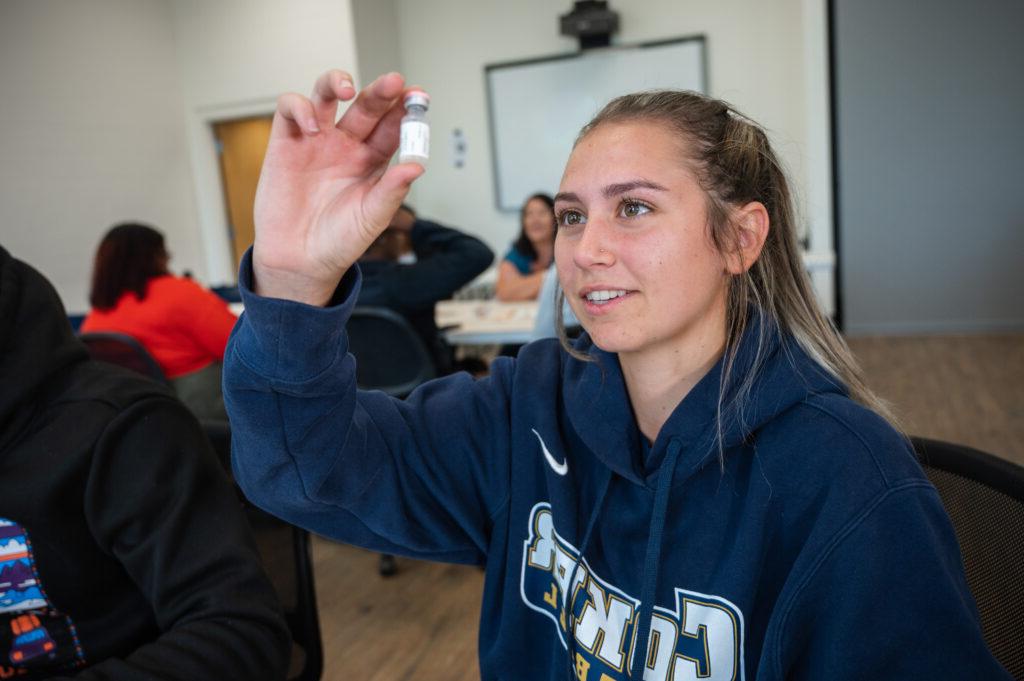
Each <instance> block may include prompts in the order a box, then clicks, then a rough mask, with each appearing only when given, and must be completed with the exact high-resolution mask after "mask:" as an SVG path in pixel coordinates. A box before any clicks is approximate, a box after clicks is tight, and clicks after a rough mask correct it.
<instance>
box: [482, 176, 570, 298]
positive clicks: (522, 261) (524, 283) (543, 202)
mask: <svg viewBox="0 0 1024 681" xmlns="http://www.w3.org/2000/svg"><path fill="white" fill-rule="evenodd" d="M554 207H555V202H554V201H553V200H552V199H551V197H550V196H548V195H547V194H534V195H533V196H531V197H530V198H528V199H527V200H526V203H524V204H523V208H522V210H521V211H520V213H519V223H520V228H519V238H518V239H516V241H515V243H514V244H512V247H511V248H510V249H509V250H508V253H506V254H505V258H504V259H503V260H502V261H501V265H499V266H498V281H497V283H496V284H495V286H494V293H495V295H496V296H497V298H498V300H534V299H536V298H537V294H539V293H540V289H541V287H542V286H543V284H544V275H545V273H546V272H547V270H548V268H549V267H550V266H551V263H552V262H553V261H554V248H555V214H554Z"/></svg>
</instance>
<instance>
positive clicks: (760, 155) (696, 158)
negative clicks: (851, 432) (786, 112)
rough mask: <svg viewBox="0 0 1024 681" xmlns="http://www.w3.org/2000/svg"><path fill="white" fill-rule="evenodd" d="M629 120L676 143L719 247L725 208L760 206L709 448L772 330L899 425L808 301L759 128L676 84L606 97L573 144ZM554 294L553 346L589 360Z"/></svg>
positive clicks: (776, 173)
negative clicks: (740, 363)
mask: <svg viewBox="0 0 1024 681" xmlns="http://www.w3.org/2000/svg"><path fill="white" fill-rule="evenodd" d="M638 121H640V122H646V121H650V122H652V123H658V124H662V125H665V126H667V127H668V128H669V129H671V130H673V131H675V132H677V133H678V134H679V136H680V139H681V141H682V142H684V148H685V149H686V150H687V151H688V156H689V158H688V159H687V160H688V161H689V162H690V164H691V166H692V168H693V170H694V171H695V172H696V175H697V179H698V181H699V182H700V185H701V187H702V188H703V189H704V191H705V194H706V197H707V213H708V226H709V229H710V232H711V239H712V241H713V242H714V244H715V247H716V248H717V249H718V250H719V252H721V253H727V252H731V251H734V250H735V249H736V243H737V229H736V226H735V225H734V224H732V222H731V220H730V217H731V215H732V212H733V209H735V208H737V207H739V206H743V205H745V204H747V203H749V202H751V201H758V202H760V203H762V204H763V205H764V207H765V208H766V209H767V211H768V217H769V221H770V229H769V231H768V236H767V239H766V240H765V243H764V248H763V249H762V251H761V255H760V257H759V258H758V259H757V261H756V262H754V263H753V265H751V266H750V268H749V269H748V270H747V271H746V272H745V273H743V274H738V275H734V276H732V277H731V279H730V282H729V291H728V302H727V309H726V344H725V351H724V360H723V368H722V374H721V391H720V394H719V403H718V419H717V421H718V424H717V427H718V446H719V450H720V451H721V449H722V447H723V442H722V436H723V430H724V429H723V420H724V419H723V415H724V414H728V415H730V416H731V417H733V418H737V419H740V420H742V418H743V416H742V414H743V406H744V404H745V402H746V400H747V398H748V397H749V395H750V391H751V389H752V388H753V386H754V383H755V382H756V380H757V378H758V374H759V370H760V368H761V367H762V365H763V363H764V361H765V359H766V355H767V347H768V345H767V343H768V341H769V339H770V336H771V335H773V334H775V333H778V332H780V331H781V332H782V333H783V334H784V335H787V334H788V335H789V336H791V337H792V339H793V340H794V341H795V342H796V343H797V344H798V345H799V346H800V348H801V349H802V350H803V351H804V352H805V353H807V355H808V356H809V357H811V359H813V360H814V361H815V362H817V363H818V364H819V365H820V366H821V368H822V369H824V370H825V371H826V372H827V373H828V374H829V375H830V376H831V377H832V378H833V379H834V380H835V381H836V382H837V383H838V384H840V385H842V386H844V387H845V388H846V390H847V391H848V393H849V395H850V397H851V398H852V399H853V400H854V401H856V402H858V403H860V404H862V405H864V406H865V407H867V408H868V409H871V410H872V411H874V412H876V413H878V414H879V415H881V416H882V417H883V418H884V419H886V420H887V421H888V422H889V423H890V424H891V425H892V426H893V427H894V428H896V429H897V430H900V428H899V426H898V421H897V419H896V418H895V416H894V415H893V413H892V411H891V409H890V407H889V405H888V404H887V403H886V402H885V401H884V400H882V399H881V398H880V397H878V396H877V395H876V394H875V393H873V392H872V391H871V390H870V389H869V388H868V387H867V385H866V383H865V382H864V378H863V374H862V372H861V370H860V367H859V366H858V364H857V361H856V360H855V359H854V357H853V354H852V353H851V352H850V349H849V347H848V346H847V345H846V342H845V341H844V340H843V339H842V337H841V336H840V335H839V333H838V331H837V330H836V329H835V327H834V326H833V325H832V322H831V320H829V319H828V318H826V317H825V315H824V314H822V312H821V310H820V309H819V307H818V305H817V301H816V299H815V297H814V293H813V290H812V288H811V283H810V280H809V278H808V276H807V272H806V270H805V269H804V266H803V262H802V260H801V257H800V249H799V247H798V245H797V238H796V218H795V211H794V208H793V198H792V194H791V192H790V189H789V182H788V181H787V179H786V173H785V172H784V170H783V168H782V165H781V163H780V162H779V159H778V157H777V156H776V154H775V152H774V150H773V149H772V147H771V144H770V143H769V142H768V136H767V135H766V134H765V132H764V130H763V129H762V128H761V127H760V126H759V125H758V124H757V123H755V122H754V121H752V120H751V119H749V118H747V117H746V116H744V115H743V114H742V113H740V112H738V111H737V110H736V109H734V108H733V107H732V106H730V105H729V104H727V103H726V102H723V101H720V100H717V99H713V98H711V97H707V96H705V95H702V94H699V93H696V92H690V91H685V90H682V91H681V90H654V91H649V92H639V93H635V94H630V95H624V96H622V97H618V98H616V99H613V100H612V101H611V102H609V103H608V104H607V105H606V106H605V107H604V108H603V109H602V110H601V111H600V112H599V113H598V114H597V115H596V116H595V117H594V118H593V120H591V121H590V122H589V123H587V125H585V126H584V127H583V129H582V130H581V131H580V134H579V136H578V137H577V138H576V144H579V142H580V140H582V139H583V138H584V137H586V136H587V135H588V134H589V133H590V132H591V131H593V130H594V129H595V128H597V127H598V126H600V125H604V124H608V123H628V122H638ZM574 146H575V145H574ZM563 297H564V294H563V293H561V292H559V299H558V301H557V304H556V310H557V317H556V326H557V328H558V336H559V339H560V340H561V343H562V347H563V348H564V349H565V350H566V351H567V352H569V353H570V354H572V355H573V356H574V357H576V358H578V359H584V360H586V359H589V357H587V356H586V355H583V354H582V353H580V352H579V351H577V350H575V349H573V348H572V347H571V345H570V344H569V340H568V338H567V336H566V333H565V326H564V322H563V319H562V315H561V311H562V305H561V302H562V299H563ZM751 308H753V309H754V310H756V311H757V313H758V314H759V315H760V317H761V320H760V321H761V323H760V324H758V325H757V328H758V338H757V341H756V351H755V353H754V359H753V362H752V364H751V367H750V370H749V371H747V372H746V373H745V376H744V377H743V379H742V382H740V383H739V385H737V386H734V387H732V389H730V390H729V395H728V396H727V395H726V394H725V393H726V390H727V388H729V387H730V382H731V378H732V373H733V371H732V370H733V367H734V363H735V361H736V356H737V351H738V349H739V344H740V340H741V339H742V338H743V336H744V334H745V333H746V331H747V328H748V326H749V325H750V321H751V313H750V311H751ZM783 348H785V344H783Z"/></svg>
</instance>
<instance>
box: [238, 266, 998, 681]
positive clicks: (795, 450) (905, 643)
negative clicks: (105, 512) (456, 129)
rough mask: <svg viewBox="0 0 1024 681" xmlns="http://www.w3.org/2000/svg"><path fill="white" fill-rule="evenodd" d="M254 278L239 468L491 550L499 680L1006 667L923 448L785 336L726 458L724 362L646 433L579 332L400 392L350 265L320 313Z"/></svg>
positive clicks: (317, 527) (294, 497) (322, 505)
mask: <svg viewBox="0 0 1024 681" xmlns="http://www.w3.org/2000/svg"><path fill="white" fill-rule="evenodd" d="M251 276H252V274H251V265H250V260H249V257H247V258H246V260H245V261H244V262H243V265H242V276H241V283H242V285H241V289H242V292H243V299H244V302H245V309H246V311H245V314H244V315H243V316H242V318H241V320H240V322H239V324H238V326H237V327H236V329H235V333H234V335H233V337H232V340H231V342H230V344H229V349H228V354H227V357H226V363H225V373H224V375H225V397H226V402H227V406H228V411H229V413H230V416H231V421H232V426H233V435H234V438H233V444H234V457H233V459H234V461H233V463H234V469H235V475H236V477H237V480H238V482H239V484H240V485H241V486H242V488H243V489H244V490H245V492H246V494H248V495H249V496H250V498H252V499H253V500H254V501H255V502H256V503H257V504H259V505H261V506H263V507H264V508H266V509H267V510H269V511H270V512H272V513H275V514H277V515H279V516H281V517H283V518H285V519H287V520H289V521H291V522H294V523H296V524H299V525H303V526H305V527H308V528H310V529H312V530H314V531H315V532H318V533H321V534H324V535H327V536H329V537H334V538H337V539H340V540H342V541H346V542H350V543H353V544H358V545H360V546H364V547H367V548H370V549H374V550H378V551H384V552H389V553H397V554H404V555H408V556H415V557H419V558H427V559H433V560H442V561H451V562H459V563H473V564H482V565H485V566H486V582H485V587H484V598H483V612H482V614H481V621H480V637H479V655H480V668H481V676H482V678H483V679H486V680H488V681H489V680H492V679H516V680H519V681H522V680H526V679H529V680H531V681H534V680H537V679H567V678H572V676H573V675H575V676H576V678H578V679H581V680H583V681H588V680H589V681H610V680H613V679H625V678H634V679H638V678H641V677H642V678H644V679H650V680H654V681H661V680H662V679H666V680H667V679H673V680H674V681H681V680H682V679H697V678H701V679H710V680H712V681H719V680H723V679H754V678H757V679H760V680H765V679H830V680H833V681H841V680H844V679H927V680H929V681H935V680H938V679H960V680H963V679H986V680H988V679H1000V678H1009V677H1008V675H1006V673H1005V671H1003V670H1002V668H1001V667H1000V666H999V665H998V663H997V662H995V660H994V659H993V658H992V656H991V655H990V653H989V652H988V650H987V648H986V647H985V643H984V641H983V639H982V634H981V631H980V627H979V624H978V620H977V613H976V609H975V605H974V602H973V599H972V598H971V595H970V593H969V591H968V587H967V584H966V581H965V579H964V575H963V568H962V565H961V560H960V554H959V551H958V548H957V544H956V539H955V537H954V534H953V531H952V528H951V526H950V523H949V520H948V518H947V516H946V514H945V513H944V511H943V509H942V505H941V503H940V501H939V498H938V496H937V494H936V492H935V489H934V488H933V487H932V485H931V484H930V483H929V482H928V480H927V479H926V478H925V476H924V475H923V473H922V471H921V468H920V467H919V466H918V464H917V462H916V461H915V459H914V455H913V453H912V451H911V450H910V449H909V448H908V446H907V443H906V442H905V441H904V440H903V439H902V438H901V437H900V436H899V435H898V434H897V433H896V432H894V431H893V430H892V428H890V427H889V426H888V425H887V424H886V423H885V422H884V421H883V420H882V419H881V418H879V417H878V416H877V415H875V414H874V413H872V412H870V411H868V410H866V409H864V408H863V407H861V406H858V405H857V404H855V403H854V402H853V401H851V400H850V399H849V398H848V397H846V396H845V395H844V393H843V390H842V389H840V388H838V387H837V386H836V385H835V384H834V382H833V381H831V380H829V379H828V377H827V376H826V375H825V374H824V373H823V372H822V371H821V370H820V369H819V368H818V366H817V365H816V364H815V363H814V362H812V361H811V360H809V359H808V358H807V356H806V355H804V354H803V353H802V352H801V351H800V349H799V348H798V347H797V346H796V345H795V344H794V343H791V342H789V343H787V342H786V341H785V339H784V338H782V337H778V336H776V338H775V339H774V340H773V341H772V343H771V347H770V348H769V349H770V352H769V355H768V360H767V362H766V363H765V364H764V365H763V366H762V367H761V368H760V373H759V378H758V381H757V383H756V385H755V387H754V390H753V392H752V393H751V396H750V399H749V402H748V403H747V408H746V409H745V410H744V412H743V414H742V416H743V418H730V419H727V420H726V421H725V423H724V424H723V425H724V429H723V436H724V437H723V444H724V457H720V455H719V449H718V446H717V444H716V439H715V438H716V433H717V428H716V406H717V404H718V395H719V382H720V371H721V365H719V366H718V367H715V368H714V369H713V370H712V371H711V372H709V373H708V375H707V376H706V377H705V378H704V379H703V380H702V381H701V382H700V383H699V384H698V385H697V386H696V387H695V388H694V389H693V390H692V391H691V392H690V393H689V394H688V395H687V396H686V398H685V399H684V400H683V401H682V402H681V403H680V404H679V405H678V406H677V408H676V409H675V411H674V412H673V413H672V414H671V416H670V417H669V419H668V421H667V422H666V423H665V425H664V426H663V428H662V430H661V432H660V433H659V434H658V437H657V440H656V441H655V442H654V443H651V444H650V445H648V444H647V443H646V442H645V440H644V438H643V437H642V436H641V434H640V432H639V431H638V429H637V425H636V421H635V419H634V417H633V414H632V411H631V408H630V403H629V400H628V396H627V393H626V387H625V384H624V382H623V377H622V374H621V371H620V368H619V364H618V360H617V358H616V356H615V355H612V354H608V353H605V352H602V351H601V350H599V349H598V348H596V347H594V346H592V345H591V344H590V343H589V341H588V340H587V339H586V337H585V336H584V337H583V338H582V339H581V340H580V341H579V344H578V346H577V347H578V349H580V350H582V351H584V352H587V353H589V354H590V356H591V357H593V358H594V360H595V361H593V362H583V361H579V360H576V359H573V358H572V357H570V356H568V355H567V354H566V353H564V352H563V351H562V350H561V349H560V348H559V347H558V345H557V343H556V342H555V341H553V340H548V341H538V342H535V343H532V344H530V345H528V346H526V347H525V348H523V350H522V351H521V352H520V354H519V357H518V358H517V359H514V360H513V359H510V358H499V359H497V360H495V362H494V364H493V366H492V371H491V375H490V376H489V377H487V378H484V379H481V380H476V381H474V380H473V379H471V378H470V377H469V376H468V375H466V374H457V375H454V376H449V377H446V378H443V379H439V380H436V381H432V382H429V383H427V384H425V385H423V386H421V387H420V388H419V389H418V390H416V391H415V392H414V393H413V395H412V396H410V397H409V399H408V400H407V401H405V402H400V401H396V400H393V399H391V398H388V397H386V396H385V395H383V394H381V393H375V392H360V391H357V390H356V387H355V360H354V358H353V357H352V356H351V355H349V354H347V347H348V344H347V339H346V336H345V332H344V324H345V320H346V318H347V315H348V314H349V312H350V310H351V308H352V306H353V305H354V301H355V298H356V295H357V293H358V287H359V272H358V269H356V268H354V269H353V270H351V271H350V272H349V273H348V274H347V275H346V277H345V278H344V280H343V281H342V283H341V286H340V287H339V289H338V292H337V293H336V295H335V299H334V301H333V302H332V305H330V306H328V307H327V308H314V307H310V306H306V305H302V304H299V303H292V302H286V301H281V300H272V299H265V298H260V297H258V296H255V295H254V294H253V293H252V292H251V291H250V288H251V287H250V282H251ZM750 344H751V341H750V339H749V338H747V339H745V340H744V342H743V343H742V344H741V349H740V354H739V359H738V360H737V361H738V364H737V368H736V375H739V376H742V375H743V374H744V373H745V372H746V371H749V370H751V367H750V356H751V355H752V354H753V353H752V352H751V348H750V347H749V346H750ZM634 651H644V652H643V653H635V652H634ZM641 668H643V669H644V671H643V673H642V674H641V671H640V670H641Z"/></svg>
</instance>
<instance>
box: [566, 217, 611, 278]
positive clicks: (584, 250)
mask: <svg viewBox="0 0 1024 681" xmlns="http://www.w3.org/2000/svg"><path fill="white" fill-rule="evenodd" d="M608 230H609V225H608V224H607V223H605V222H604V221H602V220H600V219H591V220H590V221H588V222H587V224H586V225H585V226H584V227H583V233H582V234H581V235H580V238H579V240H578V241H577V242H576V248H575V249H573V262H575V263H576V266H577V267H602V266H609V265H612V264H614V262H615V255H614V249H613V248H612V243H611V239H610V238H609V237H610V234H609V232H608Z"/></svg>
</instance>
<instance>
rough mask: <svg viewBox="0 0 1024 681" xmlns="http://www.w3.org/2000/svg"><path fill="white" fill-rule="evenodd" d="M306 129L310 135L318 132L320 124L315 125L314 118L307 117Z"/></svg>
mask: <svg viewBox="0 0 1024 681" xmlns="http://www.w3.org/2000/svg"><path fill="white" fill-rule="evenodd" d="M306 130H308V131H309V134H311V135H315V134H316V133H318V132H320V126H319V125H317V122H316V119H315V118H311V119H309V122H308V123H306Z"/></svg>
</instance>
